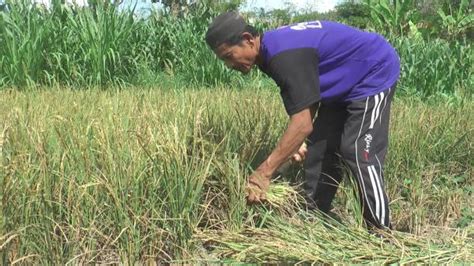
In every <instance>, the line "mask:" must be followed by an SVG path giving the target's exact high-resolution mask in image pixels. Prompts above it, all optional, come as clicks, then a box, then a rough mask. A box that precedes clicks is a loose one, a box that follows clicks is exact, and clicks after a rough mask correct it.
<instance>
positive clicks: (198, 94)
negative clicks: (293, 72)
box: [0, 88, 474, 264]
mask: <svg viewBox="0 0 474 266" xmlns="http://www.w3.org/2000/svg"><path fill="white" fill-rule="evenodd" d="M473 111H474V106H473V104H472V101H467V102H464V103H463V102H459V103H455V104H453V103H449V102H448V103H445V102H442V101H436V105H435V104H433V103H426V102H423V101H420V100H408V99H397V100H396V101H395V102H394V106H393V116H392V118H393V123H392V129H391V142H390V151H389V157H388V158H387V167H386V172H387V176H386V181H385V183H386V186H387V191H388V194H389V196H390V199H391V210H392V219H393V223H394V227H395V229H398V230H403V231H408V232H410V233H412V234H414V235H411V234H410V235H404V234H396V235H395V238H393V239H394V240H393V241H398V242H395V244H393V245H392V244H390V243H384V244H382V246H381V247H382V248H381V249H377V250H378V251H374V250H375V247H378V246H380V245H381V244H380V240H377V239H376V238H373V237H370V236H369V235H367V234H366V233H364V231H362V230H361V229H360V224H359V223H358V222H357V221H354V220H353V219H352V218H351V217H354V215H355V214H354V208H353V206H354V199H353V197H352V196H351V195H352V193H350V190H348V189H349V188H350V187H349V186H345V188H344V187H343V189H341V190H340V191H339V193H338V196H337V200H336V202H335V206H336V210H337V211H338V213H340V215H341V216H342V217H343V220H344V223H345V225H344V226H342V227H341V226H339V225H338V226H336V227H335V229H334V230H329V229H324V228H326V226H323V224H321V223H322V222H321V219H320V218H319V217H317V216H316V217H313V218H311V219H310V220H307V219H306V218H304V217H301V219H299V218H298V217H300V214H301V212H300V210H299V208H298V206H297V205H295V204H294V203H292V202H294V201H295V200H289V201H286V202H281V201H276V200H275V201H274V205H272V206H266V207H264V208H253V207H249V206H246V204H245V199H244V195H245V193H244V188H245V181H246V177H247V176H248V174H249V173H250V172H251V169H252V168H255V167H256V166H257V165H258V164H259V163H260V162H261V160H262V159H263V158H265V156H266V155H267V154H268V153H269V152H270V151H271V149H272V148H273V147H274V145H275V143H276V141H277V140H278V137H279V136H280V134H281V133H282V131H283V129H284V127H285V123H286V119H287V118H286V115H285V112H284V110H283V107H282V104H281V102H280V99H279V96H278V94H276V93H275V92H272V91H270V90H243V91H240V92H237V91H230V90H228V89H227V88H224V89H217V90H205V89H199V90H193V88H189V90H188V91H186V92H172V91H171V92H163V91H160V90H146V89H144V90H141V89H134V90H121V91H99V90H86V91H72V90H67V89H61V90H33V91H30V92H20V91H17V90H4V91H2V92H0V121H1V122H0V123H1V124H0V151H1V162H2V167H1V168H0V169H1V170H0V171H1V173H0V183H1V184H2V185H1V186H0V198H1V201H0V203H1V205H0V217H1V221H0V226H1V227H0V257H1V259H2V263H3V264H8V263H12V262H23V263H33V264H36V263H41V264H66V263H91V262H92V263H113V262H128V263H130V264H133V263H136V262H152V261H177V260H179V261H183V260H184V261H188V260H190V259H192V260H225V259H232V260H237V261H274V260H291V261H300V260H301V261H319V262H329V261H334V260H337V261H345V262H364V261H377V262H383V261H386V262H387V261H390V262H395V261H400V262H409V261H423V260H427V261H430V260H431V261H433V260H435V259H438V258H441V257H442V258H443V260H444V261H450V260H455V261H469V260H470V259H471V260H472V259H473V258H472V254H471V255H469V254H470V252H468V251H469V250H470V249H471V250H472V239H471V240H469V237H468V234H469V232H470V230H472V209H471V208H470V206H471V200H470V199H471V198H472V182H473V179H472V176H473V174H474V173H473V169H474V167H473V166H474V161H473V158H474V156H473V150H474V149H473V143H474V140H473V137H472V136H474V135H473V134H472V133H473V131H474V128H473V123H472V114H473V113H474V112H473ZM288 175H289V174H287V176H286V178H290V176H288ZM291 179H295V180H296V181H298V180H299V176H296V178H295V177H291ZM281 186H283V187H279V188H277V189H274V190H273V193H276V194H277V195H286V196H285V197H289V199H291V198H295V197H294V196H291V195H293V194H292V193H291V192H288V191H291V190H289V188H288V186H286V185H284V184H282V185H281ZM285 197H283V199H284V198H285ZM276 199H282V197H281V196H280V197H277V198H276ZM327 226H330V225H327ZM456 227H457V229H450V228H456ZM298 228H299V229H298ZM305 228H307V229H308V230H306V229H305ZM437 228H443V230H442V231H444V234H446V235H447V236H446V237H445V238H442V239H439V238H438V239H436V238H435V237H433V236H434V235H437V234H438V233H439V231H440V230H439V229H437ZM300 229H301V230H300ZM434 230H436V233H433V232H434ZM328 232H331V233H328ZM450 232H452V233H450ZM471 232H472V231H471ZM349 240H351V241H349ZM349 242H350V244H348V243H349ZM357 243H359V244H360V243H365V244H364V245H357V247H358V248H360V249H359V250H357V249H354V246H353V245H356V244H357ZM306 245H308V246H307V249H297V247H302V246H306ZM277 248H283V249H284V250H285V252H278V250H275V249H277ZM295 248H296V249H295ZM344 248H347V249H346V251H344V252H342V251H341V252H338V251H337V250H344ZM251 250H254V252H252V251H251ZM400 250H405V251H404V253H403V254H402V253H399V252H401V251H400ZM296 251H297V252H296ZM364 251H365V252H364ZM397 252H398V253H397ZM400 254H402V255H400Z"/></svg>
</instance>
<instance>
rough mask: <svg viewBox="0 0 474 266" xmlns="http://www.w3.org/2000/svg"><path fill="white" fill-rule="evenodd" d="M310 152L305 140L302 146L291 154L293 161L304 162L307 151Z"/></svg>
mask: <svg viewBox="0 0 474 266" xmlns="http://www.w3.org/2000/svg"><path fill="white" fill-rule="evenodd" d="M307 152H308V148H307V146H306V143H304V142H303V144H301V146H300V148H299V149H298V151H297V152H295V153H294V154H293V155H292V156H291V161H292V162H295V163H302V162H303V161H304V159H305V158H306V153H307Z"/></svg>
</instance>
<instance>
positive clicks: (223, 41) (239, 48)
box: [206, 11, 260, 73]
mask: <svg viewBox="0 0 474 266" xmlns="http://www.w3.org/2000/svg"><path fill="white" fill-rule="evenodd" d="M206 42H207V44H208V45H209V47H210V48H211V49H212V50H213V51H214V53H216V55H217V57H219V58H220V59H221V60H223V61H224V62H225V64H226V65H227V66H228V67H230V68H232V69H235V70H238V71H240V72H242V73H248V72H250V69H251V68H252V66H253V65H254V64H255V63H256V61H257V58H258V54H259V49H260V36H259V34H258V33H257V31H256V30H255V28H253V27H252V26H250V25H248V24H247V23H246V22H245V20H244V19H243V18H242V17H241V16H240V15H239V13H237V12H235V11H232V12H226V13H223V14H221V15H219V16H217V17H216V18H214V20H213V22H212V23H211V25H209V28H208V30H207V33H206Z"/></svg>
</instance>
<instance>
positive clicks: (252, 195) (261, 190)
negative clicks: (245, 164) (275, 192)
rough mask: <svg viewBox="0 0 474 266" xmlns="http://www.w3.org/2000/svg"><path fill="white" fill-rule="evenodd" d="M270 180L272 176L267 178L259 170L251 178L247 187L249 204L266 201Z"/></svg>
mask: <svg viewBox="0 0 474 266" xmlns="http://www.w3.org/2000/svg"><path fill="white" fill-rule="evenodd" d="M270 179H271V176H267V175H265V174H263V173H262V172H261V171H258V170H257V171H255V172H254V173H253V174H252V175H251V176H250V177H249V183H248V185H247V202H248V203H259V202H263V201H265V200H266V198H267V196H266V194H267V190H268V187H269V186H270Z"/></svg>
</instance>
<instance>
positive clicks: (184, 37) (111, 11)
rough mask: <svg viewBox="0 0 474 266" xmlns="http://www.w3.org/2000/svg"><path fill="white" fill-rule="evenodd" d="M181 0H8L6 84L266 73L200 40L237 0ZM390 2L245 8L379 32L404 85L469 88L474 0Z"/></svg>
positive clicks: (266, 17)
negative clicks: (242, 68) (79, 4)
mask: <svg viewBox="0 0 474 266" xmlns="http://www.w3.org/2000/svg"><path fill="white" fill-rule="evenodd" d="M181 2H185V1H181ZM181 2H179V1H178V2H172V3H168V4H169V5H170V8H171V7H173V3H174V8H173V9H165V10H164V11H163V12H153V14H152V15H151V16H150V17H148V18H140V17H136V16H134V15H133V11H126V10H125V11H119V9H118V8H117V7H116V6H115V5H103V4H100V2H99V3H96V4H95V5H93V6H92V8H75V7H71V6H67V5H63V4H60V1H55V2H54V5H53V7H52V8H51V9H50V10H45V9H44V8H41V7H37V8H32V5H31V3H29V2H28V1H27V0H22V1H14V2H11V3H10V2H9V6H10V8H9V11H8V12H2V13H1V16H0V43H1V44H2V45H0V62H1V64H0V86H2V87H11V86H16V87H22V88H23V87H24V86H30V87H31V86H38V85H46V86H53V85H60V86H68V87H84V86H87V87H90V86H101V87H104V86H105V87H107V86H115V85H119V86H128V85H140V86H144V85H155V84H157V83H162V82H166V81H164V80H166V79H168V80H172V82H173V83H174V82H176V80H177V79H178V80H182V81H183V83H184V84H189V85H203V86H215V85H221V84H228V83H229V82H233V84H235V85H236V86H237V87H238V86H240V87H242V86H244V85H248V84H249V83H255V81H256V82H257V83H258V82H261V81H262V77H261V75H259V74H256V75H253V76H252V78H250V79H244V78H243V77H241V76H236V75H232V74H231V73H230V70H227V69H226V68H225V67H224V66H223V64H222V63H221V62H218V61H217V60H215V57H214V56H213V55H212V53H211V52H210V51H209V49H208V48H207V47H206V44H205V42H203V38H204V34H205V31H206V28H207V25H208V24H209V22H210V21H211V19H212V17H214V16H215V15H216V14H218V12H220V11H222V10H225V9H227V8H232V7H235V5H237V4H238V3H239V2H238V1H237V2H235V1H234V2H230V3H228V2H225V1H223V2H224V3H225V5H224V4H222V5H219V4H217V3H219V2H216V1H214V2H212V1H211V2H212V3H213V4H212V5H211V4H209V3H207V4H206V2H204V3H201V2H198V3H196V4H194V5H191V6H187V5H184V4H183V3H181ZM394 3H395V4H390V1H388V0H378V1H367V2H364V3H359V4H353V3H346V4H342V5H340V6H338V8H337V9H336V11H333V12H331V13H326V14H319V13H315V12H312V13H311V12H310V13H304V12H301V11H300V12H298V13H296V12H295V11H294V10H292V9H291V8H288V9H286V10H273V11H271V12H265V11H260V12H248V13H247V14H246V16H247V17H248V19H249V20H250V21H254V24H255V25H256V26H257V27H258V28H259V29H261V30H262V31H263V30H265V29H271V28H275V27H277V26H279V25H282V24H286V23H293V22H298V21H302V20H314V19H332V20H338V21H342V22H345V23H348V24H350V25H354V26H358V27H361V28H364V29H366V30H371V31H377V32H379V33H381V34H383V35H384V36H385V37H386V38H388V39H389V40H390V41H391V42H392V44H393V45H394V46H395V47H396V49H397V50H398V52H399V54H400V57H401V58H402V61H403V62H402V79H401V81H402V82H400V84H401V86H400V87H401V90H403V91H406V92H408V93H410V94H420V95H423V96H429V95H434V94H438V93H439V94H447V95H452V96H457V97H464V96H466V95H467V96H470V95H472V88H473V84H474V80H473V76H472V75H471V73H472V72H473V65H474V60H473V52H472V51H473V49H472V44H471V43H472V37H473V25H474V15H473V13H472V12H470V11H471V9H470V7H469V1H467V0H463V1H460V2H459V3H457V2H456V3H457V4H456V3H452V2H451V1H446V2H443V1H441V0H440V1H438V2H436V3H437V4H436V5H434V6H435V8H434V7H433V4H432V1H420V2H419V3H418V4H414V2H413V1H400V0H397V1H395V2H394ZM180 5H183V6H182V8H180V9H177V8H176V6H178V7H179V6H180ZM176 9H177V11H176ZM167 10H168V11H167Z"/></svg>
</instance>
